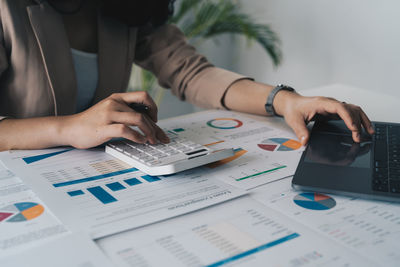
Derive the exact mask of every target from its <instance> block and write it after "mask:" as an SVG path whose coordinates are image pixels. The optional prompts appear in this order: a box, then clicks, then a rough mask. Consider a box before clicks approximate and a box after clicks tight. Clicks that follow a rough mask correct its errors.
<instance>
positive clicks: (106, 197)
mask: <svg viewBox="0 0 400 267" xmlns="http://www.w3.org/2000/svg"><path fill="white" fill-rule="evenodd" d="M87 190H88V191H89V192H90V193H91V194H92V195H93V196H95V197H96V198H97V199H98V200H100V201H101V202H102V203H103V204H108V203H112V202H115V201H117V199H115V198H114V197H113V196H112V195H110V194H109V193H108V192H107V191H106V190H104V189H103V188H101V187H100V186H95V187H89V188H88V189H87Z"/></svg>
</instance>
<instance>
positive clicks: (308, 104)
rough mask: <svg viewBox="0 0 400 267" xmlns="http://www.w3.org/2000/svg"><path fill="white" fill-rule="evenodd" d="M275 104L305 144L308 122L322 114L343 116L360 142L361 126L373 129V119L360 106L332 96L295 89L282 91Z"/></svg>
mask: <svg viewBox="0 0 400 267" xmlns="http://www.w3.org/2000/svg"><path fill="white" fill-rule="evenodd" d="M274 108H275V111H276V113H278V114H279V115H282V116H283V117H284V118H285V120H286V122H287V124H288V125H289V126H290V127H291V128H292V129H293V130H294V132H295V133H296V135H297V138H299V140H300V141H301V143H302V144H303V145H305V144H307V142H308V139H309V137H310V133H309V131H308V129H307V127H306V125H307V124H308V123H309V122H310V121H312V120H315V119H318V118H320V117H324V118H328V119H342V120H343V121H344V122H345V124H346V126H347V127H348V128H349V129H350V130H351V131H352V137H353V140H354V141H355V142H357V143H359V142H360V134H361V128H362V127H364V129H365V130H366V132H367V133H369V134H373V133H374V129H373V127H372V124H371V121H370V120H369V119H368V117H367V115H366V114H365V113H364V111H363V110H362V109H361V108H360V107H359V106H356V105H353V104H347V103H344V102H339V101H337V100H336V99H333V98H328V97H319V96H317V97H305V96H301V95H299V94H297V93H294V92H289V91H280V92H279V93H278V94H277V95H276V97H275V100H274Z"/></svg>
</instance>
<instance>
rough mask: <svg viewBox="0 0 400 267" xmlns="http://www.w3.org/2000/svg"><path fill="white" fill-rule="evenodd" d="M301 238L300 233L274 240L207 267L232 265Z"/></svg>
mask: <svg viewBox="0 0 400 267" xmlns="http://www.w3.org/2000/svg"><path fill="white" fill-rule="evenodd" d="M299 236H300V235H299V234H298V233H293V234H290V235H287V236H284V237H282V238H279V239H277V240H274V241H272V242H269V243H266V244H264V245H261V246H258V247H255V248H253V249H250V250H247V251H244V252H242V253H239V254H236V255H234V256H232V257H229V258H226V259H223V260H221V261H217V262H215V263H213V264H209V265H207V267H217V266H221V265H225V264H228V263H232V262H234V261H237V260H240V259H242V258H245V257H247V256H250V255H252V254H255V253H257V252H261V251H263V250H266V249H269V248H272V247H274V246H277V245H279V244H282V243H285V242H287V241H290V240H292V239H294V238H296V237H299Z"/></svg>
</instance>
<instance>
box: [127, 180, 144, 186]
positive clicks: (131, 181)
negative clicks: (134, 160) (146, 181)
mask: <svg viewBox="0 0 400 267" xmlns="http://www.w3.org/2000/svg"><path fill="white" fill-rule="evenodd" d="M124 182H125V183H127V184H128V185H129V186H134V185H137V184H141V183H142V182H141V181H139V180H138V179H136V178H131V179H126V180H124Z"/></svg>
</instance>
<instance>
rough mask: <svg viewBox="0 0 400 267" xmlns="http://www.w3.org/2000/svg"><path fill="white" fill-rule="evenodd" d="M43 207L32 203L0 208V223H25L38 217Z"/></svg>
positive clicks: (20, 203)
mask: <svg viewBox="0 0 400 267" xmlns="http://www.w3.org/2000/svg"><path fill="white" fill-rule="evenodd" d="M43 212H44V207H43V206H42V205H40V204H38V203H34V202H19V203H15V204H11V205H8V206H6V207H2V208H0V222H2V221H5V222H10V223H13V222H25V221H29V220H32V219H34V218H36V217H39V216H40V215H41V214H42V213H43Z"/></svg>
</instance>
